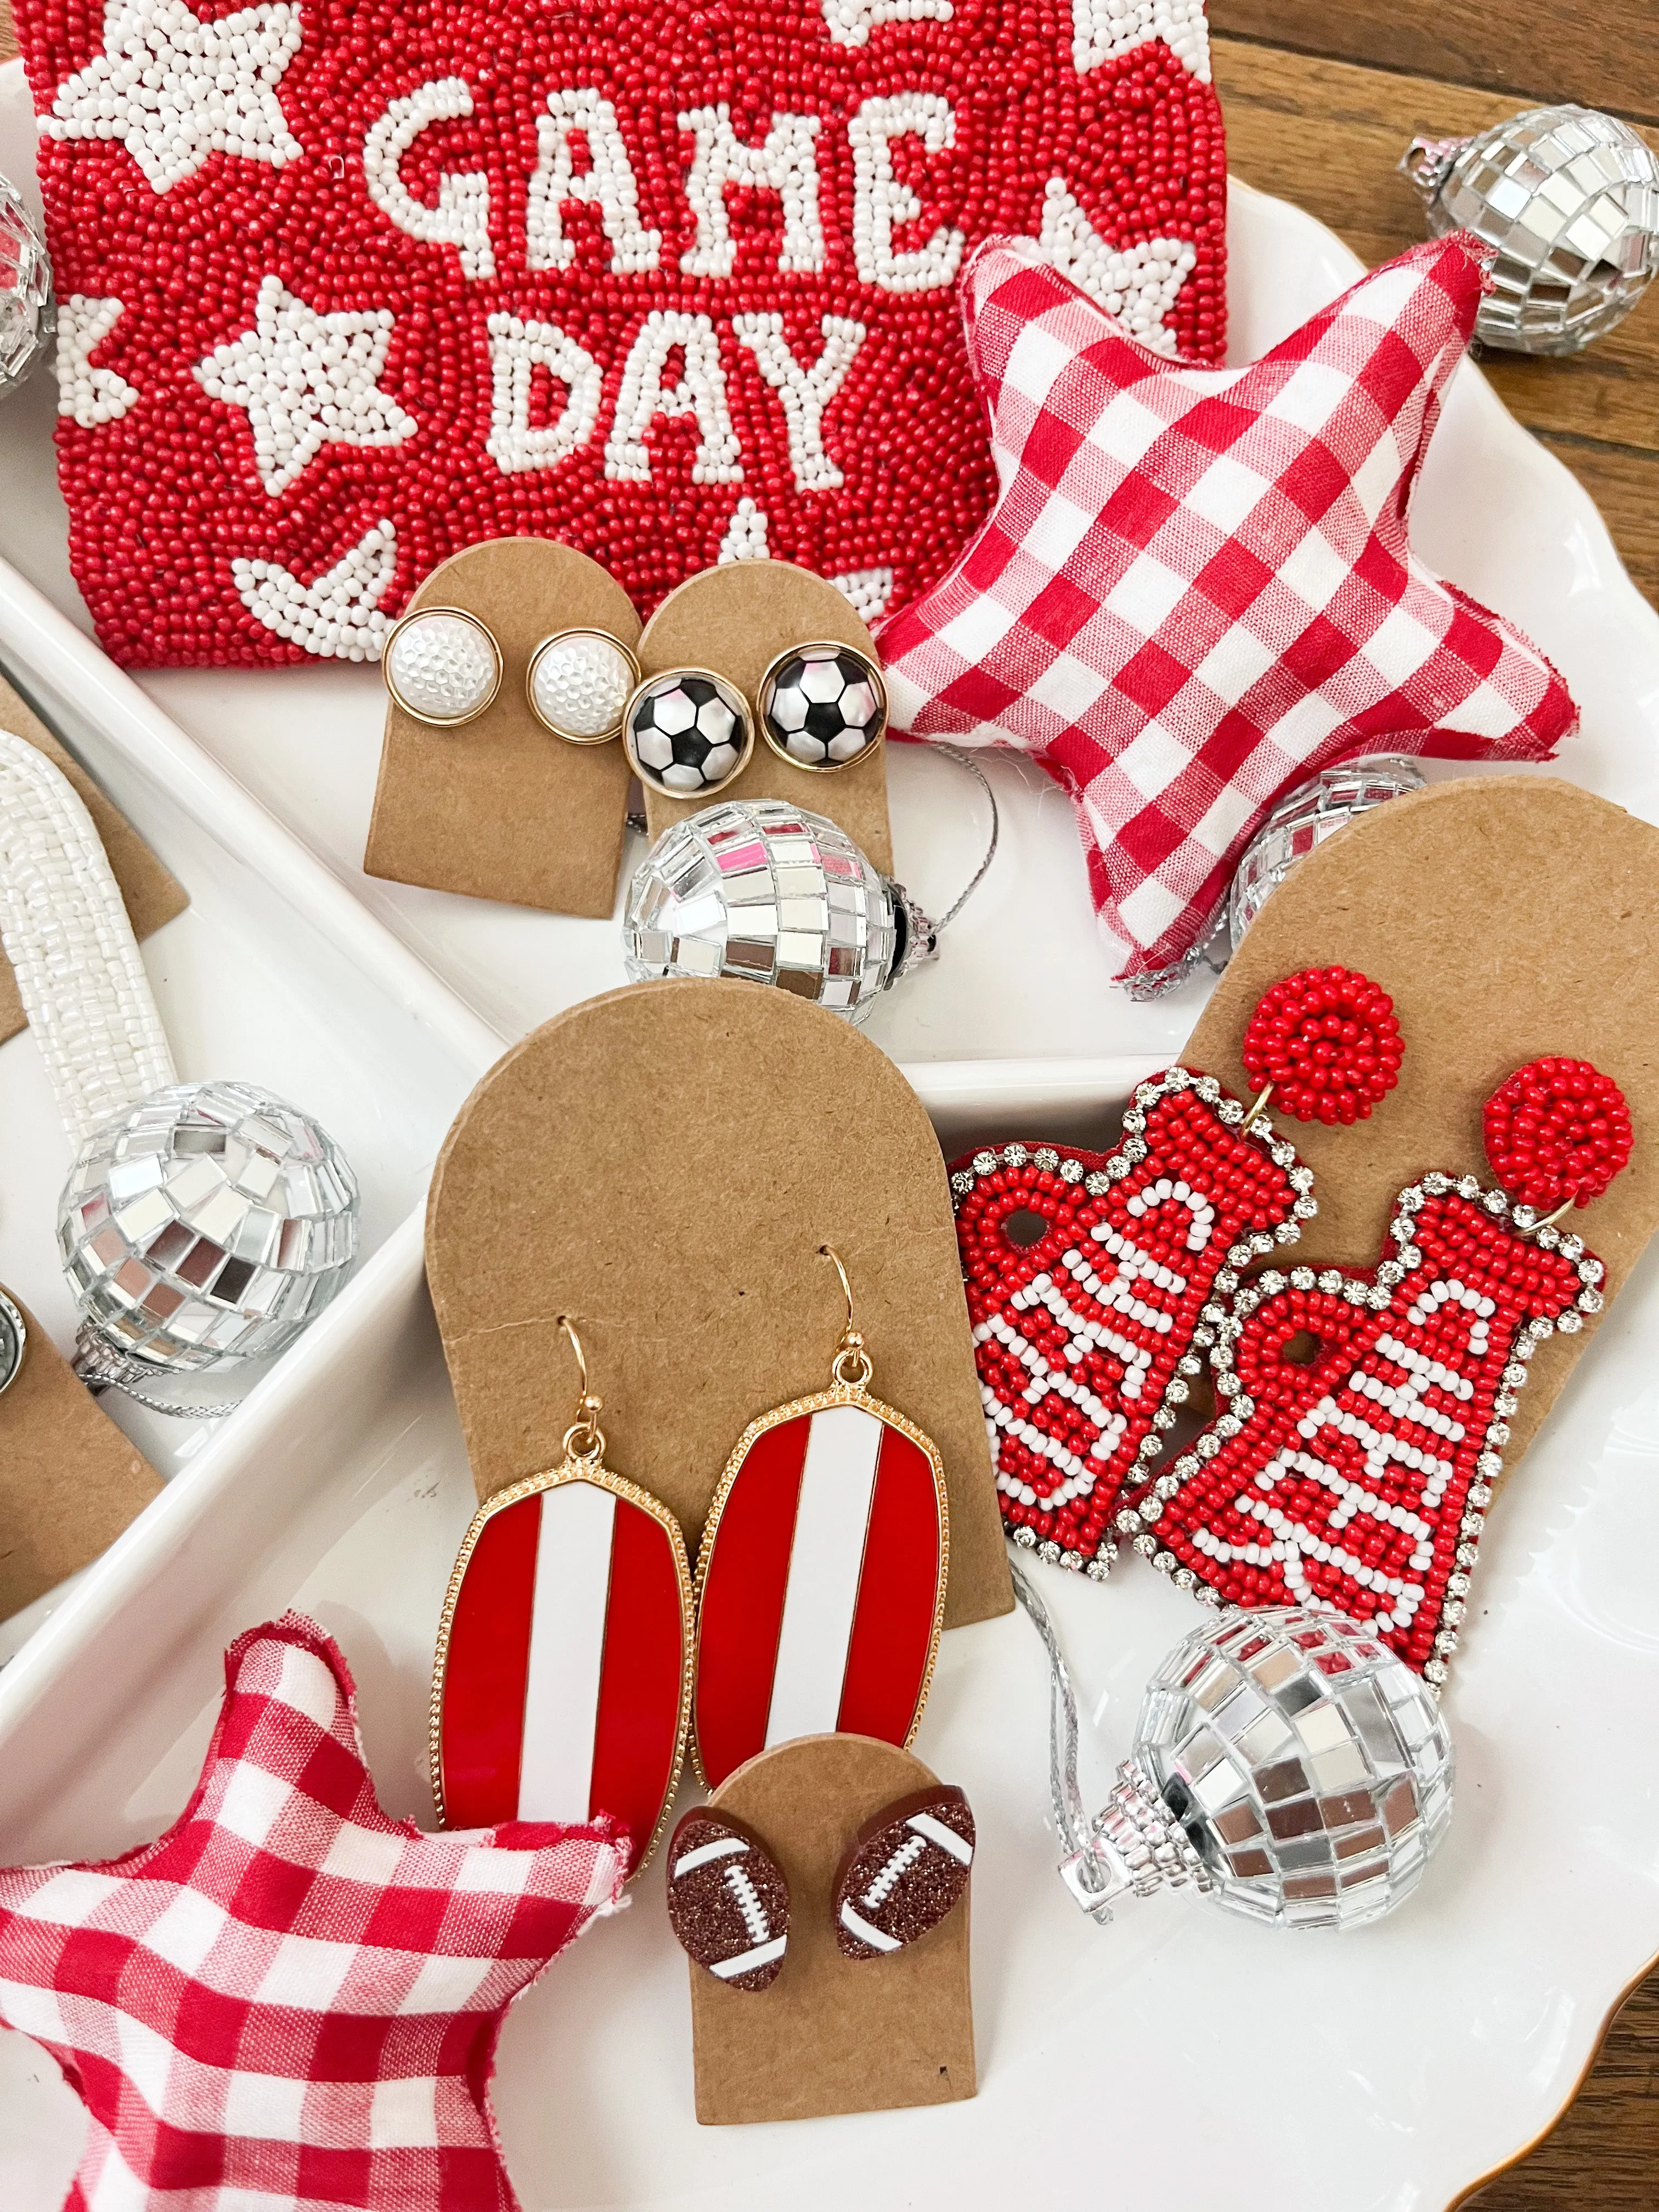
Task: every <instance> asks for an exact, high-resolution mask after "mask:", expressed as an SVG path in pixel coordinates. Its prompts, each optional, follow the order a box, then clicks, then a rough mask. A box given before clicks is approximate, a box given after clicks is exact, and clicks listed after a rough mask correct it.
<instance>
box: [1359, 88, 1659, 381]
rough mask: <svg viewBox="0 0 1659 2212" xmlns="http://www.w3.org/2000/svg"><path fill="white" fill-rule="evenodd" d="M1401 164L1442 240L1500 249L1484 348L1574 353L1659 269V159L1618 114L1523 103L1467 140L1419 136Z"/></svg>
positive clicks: (1480, 330)
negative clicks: (1470, 236)
mask: <svg viewBox="0 0 1659 2212" xmlns="http://www.w3.org/2000/svg"><path fill="white" fill-rule="evenodd" d="M1400 166H1401V168H1402V169H1403V170H1404V171H1405V173H1406V174H1407V176H1408V177H1409V178H1410V179H1411V180H1412V182H1413V184H1414V185H1416V186H1417V188H1418V190H1419V192H1421V194H1422V195H1423V199H1424V203H1425V206H1426V208H1427V210H1428V222H1429V228H1430V230H1431V232H1432V233H1433V234H1434V235H1435V236H1436V237H1441V236H1443V235H1444V234H1445V233H1446V232H1448V231H1453V230H1469V231H1473V232H1474V234H1475V236H1476V237H1477V238H1480V239H1483V240H1485V241H1486V244H1487V245H1489V246H1495V247H1496V248H1497V258H1496V260H1495V261H1494V263H1493V264H1492V289H1491V290H1490V291H1489V292H1488V294H1487V295H1486V298H1485V299H1484V300H1483V301H1481V303H1480V313H1478V315H1477V316H1476V318H1475V325H1474V327H1475V335H1476V336H1477V337H1480V339H1482V340H1483V341H1484V342H1485V343H1486V344H1487V345H1491V346H1500V347H1503V348H1504V349H1507V350H1509V351H1511V352H1515V353H1537V354H1567V353H1577V352H1578V351H1579V350H1580V349H1581V348H1583V347H1584V346H1587V345H1589V343H1590V342H1591V341H1592V340H1593V339H1595V338H1598V337H1601V335H1602V333H1603V332H1604V331H1610V330H1612V329H1613V325H1615V324H1616V323H1620V322H1622V321H1623V320H1624V319H1625V317H1626V315H1627V314H1628V313H1630V311H1631V309H1632V307H1634V306H1635V305H1636V302H1637V301H1638V300H1639V299H1640V298H1641V296H1642V295H1643V293H1644V291H1645V290H1646V289H1647V287H1648V284H1649V283H1650V280H1651V278H1652V276H1653V274H1654V271H1655V270H1656V269H1659V156H1656V155H1655V154H1654V153H1653V152H1652V150H1651V149H1650V148H1649V147H1648V146H1647V145H1646V144H1645V143H1644V141H1643V140H1642V139H1641V138H1640V137H1638V136H1637V134H1636V132H1635V131H1632V129H1631V127H1630V125H1628V124H1626V123H1621V122H1620V121H1619V120H1618V118H1616V117H1614V116H1611V115H1601V114H1598V113H1597V112H1596V111H1595V109H1594V108H1589V107H1577V106H1571V105H1569V106H1562V107H1533V108H1528V110H1527V111H1526V112H1524V113H1523V114H1521V115H1514V116H1511V117H1510V118H1509V120H1508V121H1507V122H1504V123H1498V124H1494V125H1492V128H1491V129H1490V130H1488V131H1481V132H1480V133H1479V135H1478V136H1476V137H1472V138H1413V141H1412V143H1411V144H1410V146H1409V147H1407V150H1406V154H1405V156H1404V158H1403V160H1402V161H1401V165H1400Z"/></svg>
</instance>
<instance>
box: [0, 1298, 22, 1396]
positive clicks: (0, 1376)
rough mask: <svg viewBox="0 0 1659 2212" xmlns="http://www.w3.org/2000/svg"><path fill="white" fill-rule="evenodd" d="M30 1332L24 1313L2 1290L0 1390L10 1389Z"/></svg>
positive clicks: (15, 1378) (0, 1303)
mask: <svg viewBox="0 0 1659 2212" xmlns="http://www.w3.org/2000/svg"><path fill="white" fill-rule="evenodd" d="M28 1340H29V1333H28V1328H27V1324H26V1323H25V1322H24V1320H23V1316H22V1315H21V1313H20V1312H19V1311H18V1310H17V1308H16V1307H15V1305H14V1304H12V1302H11V1300H10V1299H9V1297H7V1296H6V1294H5V1292H4V1291H0V1392H4V1391H7V1390H9V1389H10V1388H11V1386H12V1384H13V1383H15V1381H16V1380H17V1370H18V1369H19V1368H20V1367H21V1365H22V1364H23V1346H25V1345H26V1344H27V1342H28Z"/></svg>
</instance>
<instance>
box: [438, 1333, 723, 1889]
mask: <svg viewBox="0 0 1659 2212" xmlns="http://www.w3.org/2000/svg"><path fill="white" fill-rule="evenodd" d="M559 1326H560V1328H562V1329H563V1331H564V1333H565V1334H566V1336H567V1337H568V1339H569V1340H570V1346H571V1349H572V1351H573V1352H574V1353H575V1355H576V1365H577V1369H578V1371H579V1373H580V1378H581V1381H580V1392H579V1395H578V1396H577V1400H576V1412H575V1418H574V1420H573V1421H572V1422H571V1425H570V1426H569V1427H568V1429H567V1430H566V1431H565V1432H564V1449H563V1457H562V1459H561V1461H560V1462H559V1464H558V1466H557V1467H555V1468H548V1469H547V1470H546V1471H545V1472H544V1473H543V1474H532V1475H527V1476H526V1478H525V1480H523V1481H522V1482H515V1483H513V1484H512V1485H510V1486H508V1487H507V1489H505V1490H501V1491H497V1492H496V1493H495V1496H494V1497H493V1498H486V1499H485V1500H484V1502H483V1504H482V1505H481V1506H480V1507H479V1508H478V1510H477V1513H476V1514H475V1515H474V1516H473V1517H472V1524H471V1527H470V1528H468V1530H467V1532H466V1534H465V1538H464V1539H463V1541H462V1543H461V1548H460V1553H459V1556H458V1558H457V1559H456V1561H455V1569H454V1572H453V1574H452V1575H451V1577H450V1578H449V1591H448V1595H447V1597H446V1598H445V1600H444V1610H443V1619H442V1621H441V1624H440V1626H439V1630H438V1650H437V1656H436V1659H435V1662H434V1667H433V1675H432V1725H431V1741H430V1753H431V1762H432V1795H433V1800H434V1802H435V1805H436V1807H437V1812H438V1818H439V1821H440V1823H441V1825H442V1826H446V1827H452V1828H487V1827H490V1826H494V1825H495V1823H496V1822H498V1821H501V1820H569V1821H576V1822H580V1821H586V1820H592V1819H593V1818H594V1817H595V1816H596V1815H597V1814H601V1813H608V1814H610V1815H611V1817H612V1818H613V1819H614V1820H617V1821H619V1822H620V1823H621V1824H622V1826H623V1827H625V1828H626V1829H627V1831H628V1832H629V1837H630V1838H631V1839H632V1842H633V1847H634V1848H633V1857H632V1859H631V1861H630V1864H629V1875H630V1876H631V1875H635V1874H637V1873H638V1872H639V1870H640V1869H641V1866H643V1865H644V1863H645V1862H646V1860H647V1858H649V1857H650V1856H651V1853H652V1851H653V1850H654V1849H655V1847H656V1843H657V1839H658V1838H659V1836H660V1834H661V1833H662V1829H663V1826H664V1823H665V1820H667V1817H668V1808H669V1806H670V1805H671V1803H672V1802H673V1796H674V1791H675V1788H676V1786H677V1785H678V1782H679V1778H680V1768H681V1766H682V1765H683V1764H684V1758H685V1740H686V1731H687V1729H688V1727H689V1725H690V1711H691V1674H692V1641H691V1626H692V1600H691V1575H690V1567H689V1565H688V1564H687V1560H686V1556H685V1541H684V1537H683V1536H682V1535H681V1534H680V1527H679V1523H678V1521H676V1520H675V1518H674V1516H673V1515H672V1514H671V1512H670V1511H669V1510H668V1508H667V1507H666V1506H665V1505H663V1504H660V1503H659V1501H658V1500H657V1499H656V1498H653V1497H652V1495H651V1494H650V1492H648V1491H646V1490H642V1489H641V1487H640V1486H639V1485H638V1484H637V1483H635V1482H630V1481H629V1480H628V1478H627V1477H626V1476H625V1475H622V1474H617V1472H616V1471H615V1469H614V1468H609V1467H607V1466H606V1465H605V1437H604V1435H603V1433H602V1432H601V1431H600V1429H599V1413H600V1410H601V1406H600V1401H599V1399H598V1398H596V1397H594V1396H593V1395H592V1392H591V1391H590V1390H589V1389H588V1387H587V1362H586V1358H585V1357H584V1355H583V1352H582V1346H581V1340H580V1337H579V1336H578V1335H577V1334H576V1331H575V1328H574V1325H573V1323H572V1322H571V1321H570V1319H569V1318H568V1316H566V1315H563V1314H561V1315H560V1316H559Z"/></svg>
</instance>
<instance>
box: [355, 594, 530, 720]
mask: <svg viewBox="0 0 1659 2212" xmlns="http://www.w3.org/2000/svg"><path fill="white" fill-rule="evenodd" d="M380 673H381V674H382V676H384V678H386V690H388V691H389V692H390V693H391V694H392V697H393V698H394V699H395V700H396V701H397V702H398V705H399V706H400V707H401V708H403V710H404V714H412V715H413V716H414V718H415V720H416V721H417V722H428V723H430V724H431V725H432V726H433V727H434V728H435V729H440V730H447V729H454V728H456V727H458V726H459V725H460V724H461V723H463V722H470V721H471V720H473V719H474V717H475V716H477V715H479V714H483V711H484V708H486V707H488V706H490V705H491V704H493V702H494V701H495V694H496V693H497V692H498V691H499V690H501V649H500V647H498V646H497V645H496V643H495V639H494V638H493V637H492V636H491V635H490V634H489V631H488V630H487V629H485V628H484V625H483V623H481V622H480V621H479V620H478V618H477V616H476V615H470V614H468V613H466V612H465V610H464V609H462V608H460V607H422V608H420V609H418V610H417V611H416V612H415V613H414V614H410V615H405V616H404V618H403V620H402V621H401V622H400V623H397V624H396V625H395V626H394V628H393V629H392V632H391V635H389V636H388V637H387V639H386V650H385V652H384V653H382V654H381V656H380Z"/></svg>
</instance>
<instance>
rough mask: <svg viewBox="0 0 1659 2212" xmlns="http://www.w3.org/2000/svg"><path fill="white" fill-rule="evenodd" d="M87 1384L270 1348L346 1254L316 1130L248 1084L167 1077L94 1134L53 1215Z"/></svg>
mask: <svg viewBox="0 0 1659 2212" xmlns="http://www.w3.org/2000/svg"><path fill="white" fill-rule="evenodd" d="M357 1238H358V1194H357V1181H356V1176H354V1175H353V1173H352V1171H351V1168H350V1166H349V1163H348V1162H347V1160H346V1158H345V1157H344V1155H343V1153H342V1152H340V1150H339V1148H338V1146H336V1145H335V1143H334V1142H333V1140H332V1139H331V1138H330V1137H329V1136H328V1135H327V1134H326V1133H325V1131H324V1130H322V1129H320V1128H319V1127H318V1125H317V1124H316V1122H314V1121H312V1120H310V1119H309V1118H308V1117H307V1115H304V1114H301V1112H300V1111H299V1110H298V1109H296V1108H295V1107H293V1106H289V1105H287V1104H285V1103H284V1102H283V1100H281V1099H279V1098H274V1097H271V1096H270V1093H269V1092H267V1091H263V1090H260V1089H258V1088H257V1087H256V1086H255V1085H252V1084H248V1083H235V1082H224V1081H215V1082H210V1083H180V1084H175V1085H171V1086H170V1087H169V1088H168V1089H167V1090H165V1091H158V1092H157V1093H156V1094H155V1096H154V1097H150V1098H146V1099H144V1100H143V1101H142V1102H141V1103H139V1104H138V1105H136V1106H131V1107H129V1108H127V1109H125V1111H124V1112H122V1113H121V1114H119V1115H116V1116H115V1117H113V1118H112V1120H110V1121H106V1122H104V1123H102V1124H101V1125H100V1127H97V1128H96V1129H94V1131H93V1132H92V1133H91V1135H90V1136H89V1137H88V1139H86V1141H85V1143H84V1144H83V1145H82V1147H81V1151H80V1154H79V1157H78V1158H76V1163H75V1165H74V1167H73V1168H72V1169H71V1170H70V1176H69V1181H68V1182H66V1183H65V1185H64V1193H63V1196H62V1198H61V1199H60V1200H59V1201H58V1245H59V1249H60V1253H61V1255H62V1259H63V1263H64V1273H66V1274H67V1276H68V1278H69V1281H70V1288H71V1289H72V1290H73V1291H74V1292H75V1295H76V1302H77V1304H79V1307H80V1310H81V1331H80V1337H79V1340H78V1347H77V1357H76V1372H77V1373H79V1374H80V1375H81V1376H82V1380H83V1381H87V1382H89V1383H93V1384H94V1387H99V1386H102V1385H106V1384H110V1383H115V1384H119V1385H122V1386H124V1387H125V1386H126V1385H128V1384H129V1383H131V1382H132V1381H136V1380H137V1379H140V1378H142V1377H143V1376H146V1375H150V1376H155V1375H161V1374H183V1373H186V1372H190V1371H192V1370H200V1369H202V1368H205V1367H210V1366H211V1365H213V1364H215V1363H216V1362H217V1361H220V1360H222V1359H236V1360H243V1359H259V1358H269V1357H270V1356H271V1355H273V1354H274V1353H276V1352H282V1351H283V1350H284V1349H285V1348H286V1347H287V1346H289V1344H291V1343H292V1342H293V1340H294V1339H295V1337H296V1336H297V1335H298V1334H300V1332H301V1329H302V1328H305V1326H306V1325H307V1322H310V1321H311V1320H313V1318H314V1316H316V1315H317V1314H318V1313H319V1312H320V1311H321V1310H322V1309H323V1307H324V1306H325V1305H326V1304H328V1302H329V1300H330V1299H331V1298H332V1297H334V1295H335V1293H336V1292H337V1291H338V1290H339V1289H340V1287H341V1286H342V1285H343V1283H344V1281H345V1279H346V1276H347V1274H348V1273H349V1270H350V1267H351V1263H352V1261H353V1260H354V1259H355V1258H356V1253H357Z"/></svg>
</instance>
